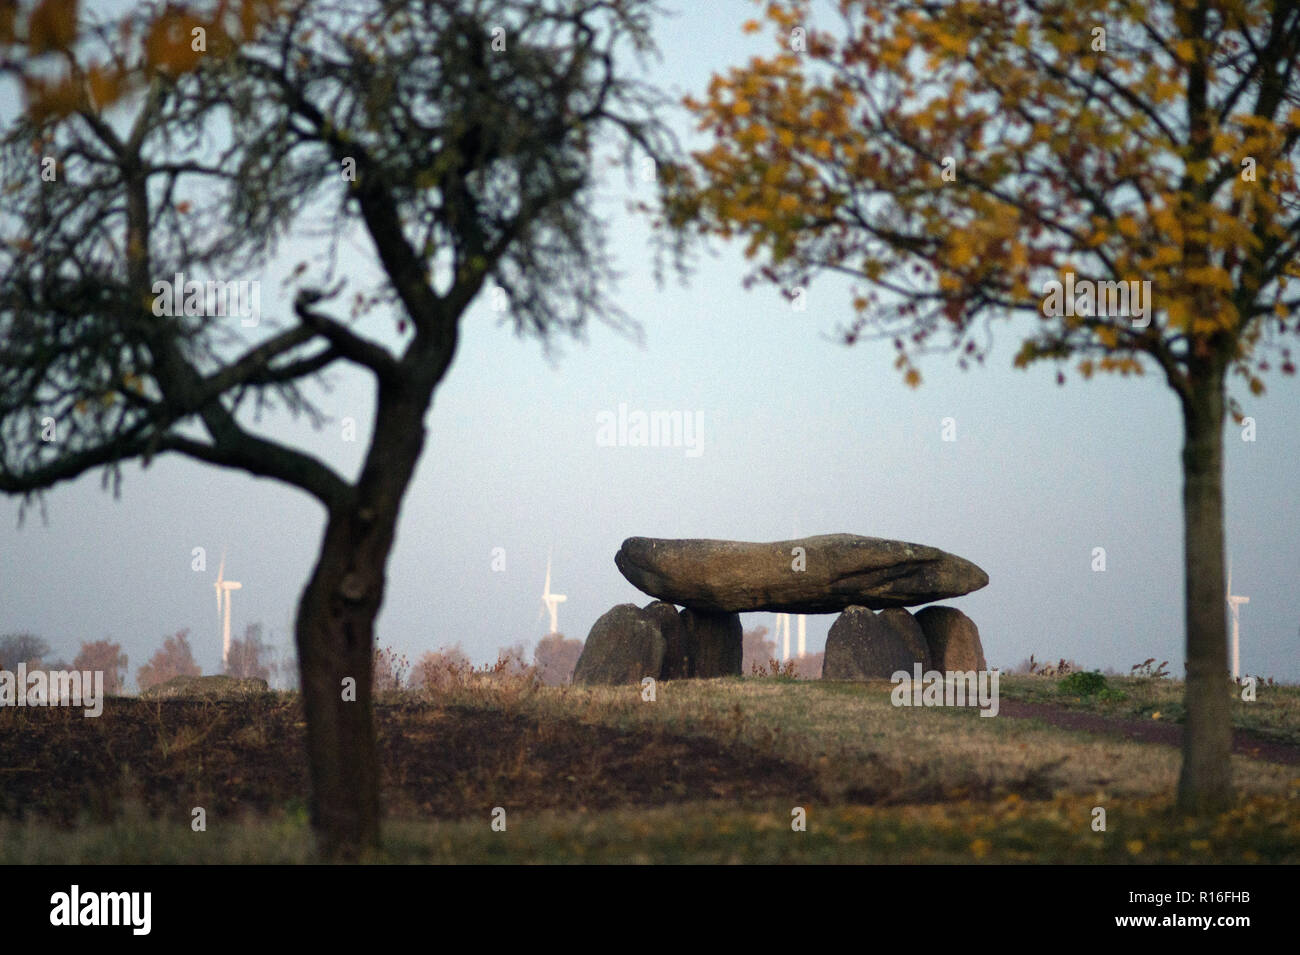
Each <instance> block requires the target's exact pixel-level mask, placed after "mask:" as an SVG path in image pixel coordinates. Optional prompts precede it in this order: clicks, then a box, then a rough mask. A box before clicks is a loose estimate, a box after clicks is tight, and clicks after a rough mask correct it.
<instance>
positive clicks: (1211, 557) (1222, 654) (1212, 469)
mask: <svg viewBox="0 0 1300 955" xmlns="http://www.w3.org/2000/svg"><path fill="white" fill-rule="evenodd" d="M1223 417H1224V381H1223V374H1222V372H1208V373H1206V374H1204V375H1203V376H1196V377H1192V378H1191V388H1190V389H1189V391H1188V394H1186V395H1185V396H1184V399H1183V425H1184V445H1183V525H1184V526H1183V534H1184V558H1185V561H1186V566H1185V568H1184V573H1185V574H1186V612H1187V684H1186V688H1185V691H1184V701H1185V705H1186V710H1187V717H1186V722H1185V724H1184V727H1183V766H1182V772H1181V774H1180V776H1179V779H1178V807H1179V809H1180V810H1182V811H1183V812H1185V813H1191V814H1197V815H1204V814H1209V813H1214V812H1218V811H1220V810H1222V809H1224V808H1226V807H1227V806H1228V805H1230V804H1231V802H1232V764H1231V761H1230V759H1231V753H1232V724H1231V710H1230V702H1229V701H1230V697H1229V688H1228V685H1227V682H1228V625H1227V611H1226V606H1227V605H1226V600H1225V594H1226V590H1225V589H1224V588H1225V583H1224V572H1223V564H1224V546H1223V426H1224V420H1223Z"/></svg>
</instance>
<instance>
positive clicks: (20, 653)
mask: <svg viewBox="0 0 1300 955" xmlns="http://www.w3.org/2000/svg"><path fill="white" fill-rule="evenodd" d="M49 655H50V645H49V644H48V643H46V642H45V641H44V640H42V639H41V638H40V637H38V636H36V634H34V633H10V634H7V635H5V636H3V637H0V670H13V669H14V667H16V666H18V664H20V663H26V664H38V663H40V662H41V661H42V660H44V659H45V658H46V657H48V656H49Z"/></svg>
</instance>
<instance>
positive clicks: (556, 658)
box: [533, 633, 582, 686]
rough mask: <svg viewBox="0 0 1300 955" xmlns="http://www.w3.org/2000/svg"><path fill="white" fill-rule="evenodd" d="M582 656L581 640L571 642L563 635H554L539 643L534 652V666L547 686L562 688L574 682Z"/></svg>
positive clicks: (543, 638)
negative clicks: (574, 673)
mask: <svg viewBox="0 0 1300 955" xmlns="http://www.w3.org/2000/svg"><path fill="white" fill-rule="evenodd" d="M580 656H582V641H581V640H570V639H567V638H566V637H565V636H564V634H562V633H552V634H548V635H547V636H545V637H542V639H541V640H540V641H538V643H537V648H536V649H535V650H533V666H535V667H536V668H537V675H538V676H539V677H540V678H541V680H542V682H543V683H545V684H546V685H547V686H561V685H563V684H566V683H569V682H571V681H572V680H573V671H574V669H576V668H577V666H578V657H580Z"/></svg>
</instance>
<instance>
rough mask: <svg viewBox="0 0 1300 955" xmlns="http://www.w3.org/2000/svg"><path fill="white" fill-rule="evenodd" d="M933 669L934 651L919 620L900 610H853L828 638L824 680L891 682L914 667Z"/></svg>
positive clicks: (841, 615) (847, 610) (841, 618)
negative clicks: (892, 677)
mask: <svg viewBox="0 0 1300 955" xmlns="http://www.w3.org/2000/svg"><path fill="white" fill-rule="evenodd" d="M916 663H920V664H921V668H922V670H929V669H931V665H930V650H929V647H928V646H927V645H926V642H925V634H924V633H923V632H922V631H921V626H920V624H918V623H917V622H916V619H915V618H914V617H913V616H912V615H911V614H910V613H908V612H907V611H906V610H903V609H902V608H900V607H894V608H891V609H888V610H882V611H880V613H873V612H872V611H871V610H870V609H868V608H867V607H849V608H848V609H846V610H845V611H844V612H843V613H842V614H840V615H839V617H838V618H837V619H836V621H835V622H834V623H833V624H831V631H830V633H829V634H828V635H827V637H826V657H825V660H824V662H823V663H822V679H823V680H882V679H883V680H888V679H889V678H890V677H891V676H893V675H894V673H895V672H897V671H898V670H906V671H907V672H908V673H909V674H910V673H911V672H912V666H913V664H916Z"/></svg>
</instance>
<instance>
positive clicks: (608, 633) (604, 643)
mask: <svg viewBox="0 0 1300 955" xmlns="http://www.w3.org/2000/svg"><path fill="white" fill-rule="evenodd" d="M666 649H667V641H665V640H664V636H663V633H661V632H660V629H659V624H658V623H657V622H656V620H655V615H652V614H650V613H649V612H647V611H645V610H642V609H641V608H640V607H638V606H637V605H636V604H619V605H618V606H617V607H613V608H611V609H610V610H607V611H605V613H604V614H603V615H602V616H601V618H600V619H599V620H597V621H596V622H595V623H594V624H592V625H591V632H590V633H589V634H588V635H587V642H586V643H585V644H584V645H583V647H582V655H581V656H580V657H578V664H577V666H576V667H575V668H574V671H573V682H574V683H578V684H595V683H609V684H616V683H640V682H641V680H642V678H644V677H647V676H652V677H655V678H656V679H658V678H659V674H660V672H662V670H663V663H664V651H665V650H666Z"/></svg>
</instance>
